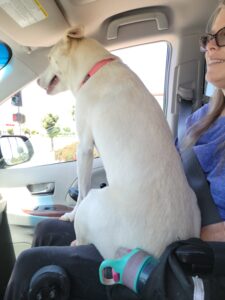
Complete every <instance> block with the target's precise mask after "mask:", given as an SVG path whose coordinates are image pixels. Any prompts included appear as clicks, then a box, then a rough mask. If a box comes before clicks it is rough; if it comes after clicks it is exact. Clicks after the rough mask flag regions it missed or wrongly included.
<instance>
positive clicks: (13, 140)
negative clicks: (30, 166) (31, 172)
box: [0, 135, 34, 168]
mask: <svg viewBox="0 0 225 300" xmlns="http://www.w3.org/2000/svg"><path fill="white" fill-rule="evenodd" d="M33 154H34V149H33V146H32V144H31V142H30V141H29V139H28V138H27V137H26V136H23V135H2V136H1V137H0V168H6V167H9V166H14V165H18V164H22V163H24V162H26V161H29V160H30V159H31V157H32V156H33Z"/></svg>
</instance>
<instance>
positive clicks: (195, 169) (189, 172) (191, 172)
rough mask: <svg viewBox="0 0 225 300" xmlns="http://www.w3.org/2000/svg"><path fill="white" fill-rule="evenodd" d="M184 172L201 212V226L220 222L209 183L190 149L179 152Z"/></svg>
mask: <svg viewBox="0 0 225 300" xmlns="http://www.w3.org/2000/svg"><path fill="white" fill-rule="evenodd" d="M181 159H182V162H183V167H184V172H185V174H186V177H187V180H188V183H189V185H190V186H191V187H192V189H193V190H194V192H195V194H196V196H197V199H198V205H199V208H200V211H201V219H202V226H206V225H210V224H215V223H219V222H222V221H223V220H222V219H221V217H220V214H219V211H218V208H217V207H216V205H215V203H214V201H213V199H212V196H211V192H210V187H209V183H208V181H207V179H206V176H205V174H204V172H203V171H202V168H201V165H200V163H199V161H198V159H197V157H196V155H195V153H194V150H193V149H192V147H190V148H187V149H186V150H184V151H182V152H181Z"/></svg>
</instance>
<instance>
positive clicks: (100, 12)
mask: <svg viewBox="0 0 225 300" xmlns="http://www.w3.org/2000/svg"><path fill="white" fill-rule="evenodd" d="M3 2H4V1H3ZM5 2H10V1H7V0H6V1H5ZM11 2H12V3H13V2H14V3H17V4H16V5H18V4H19V3H20V2H25V1H21V0H12V1H11ZM37 2H38V3H40V4H41V6H42V7H43V8H44V9H45V11H46V12H47V14H48V17H47V18H45V19H44V20H43V21H40V22H37V23H36V24H33V25H31V26H27V27H25V28H22V27H20V26H19V25H18V24H17V23H16V21H15V19H16V18H14V20H13V18H12V17H11V16H9V15H8V14H7V13H6V12H5V11H4V10H3V8H0V20H1V25H0V27H1V31H2V32H4V33H5V34H6V35H8V36H9V37H10V38H12V39H13V40H14V41H16V42H17V43H18V44H20V45H24V46H30V47H48V46H51V45H53V44H54V43H55V42H56V41H57V40H58V39H59V38H60V37H61V35H62V34H63V32H64V31H65V30H66V29H67V28H69V27H71V26H75V25H79V24H83V25H85V32H86V35H87V36H98V35H99V34H98V33H99V32H100V31H101V28H102V27H103V28H104V27H107V25H108V24H109V22H110V20H112V19H115V18H116V16H121V15H129V14H135V10H136V11H138V12H142V11H144V10H146V9H152V8H155V9H156V10H157V9H159V10H160V9H164V10H166V12H167V13H168V14H169V16H168V17H169V19H170V20H169V22H170V27H171V30H177V31H188V30H190V29H191V30H192V31H193V27H196V29H197V28H201V27H202V26H204V25H205V24H206V21H207V19H208V16H209V14H210V13H211V12H212V11H213V9H214V7H215V6H216V3H217V2H216V1H215V0H207V5H206V3H205V0H198V1H196V0H160V1H159V0H132V1H131V0H122V1H121V0H113V1H111V0H57V1H53V0H38V1H37ZM11 5H12V4H11ZM16 5H15V6H16ZM203 8H204V9H203ZM170 12H173V13H172V14H171V13H170Z"/></svg>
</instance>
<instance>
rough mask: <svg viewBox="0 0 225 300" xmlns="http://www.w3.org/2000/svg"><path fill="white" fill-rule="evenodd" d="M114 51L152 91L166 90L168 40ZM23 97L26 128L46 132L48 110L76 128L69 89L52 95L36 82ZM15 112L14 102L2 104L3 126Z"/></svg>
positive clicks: (9, 122)
mask: <svg viewBox="0 0 225 300" xmlns="http://www.w3.org/2000/svg"><path fill="white" fill-rule="evenodd" d="M113 53H114V54H115V55H118V56H119V57H120V58H121V59H122V60H123V61H124V62H125V63H126V64H127V65H128V66H129V67H130V68H131V69H132V70H133V71H134V72H135V73H136V74H137V75H138V76H139V77H140V78H141V80H142V81H143V82H144V84H145V85H146V87H147V88H148V89H149V90H150V91H151V92H152V93H153V94H162V93H163V90H164V76H165V66H166V56H167V44H166V42H160V43H152V44H146V45H142V46H137V47H131V48H127V49H122V50H117V51H114V52H113ZM22 98H23V106H22V107H21V108H20V112H21V113H23V114H25V115H26V124H24V125H23V127H27V128H30V129H31V130H37V131H39V132H40V131H43V130H44V129H43V128H42V126H41V122H42V119H43V117H44V116H45V115H47V114H48V113H53V114H56V115H58V116H59V121H58V123H59V125H60V126H62V127H74V122H73V119H72V114H71V112H72V107H73V105H75V99H74V98H73V96H72V94H71V93H70V92H64V93H60V94H58V95H54V96H49V95H47V94H46V92H45V90H43V89H41V88H40V87H39V86H38V85H37V83H36V81H34V82H32V83H30V84H29V85H27V86H26V87H25V88H24V89H23V90H22ZM62 103H63V105H62ZM16 112H18V107H15V106H13V105H11V101H6V102H4V103H3V104H2V105H0V129H1V127H2V126H5V124H13V121H12V114H13V113H16Z"/></svg>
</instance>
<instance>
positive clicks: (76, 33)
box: [66, 26, 84, 39]
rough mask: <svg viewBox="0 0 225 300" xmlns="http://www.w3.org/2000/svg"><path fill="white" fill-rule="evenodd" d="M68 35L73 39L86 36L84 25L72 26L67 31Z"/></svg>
mask: <svg viewBox="0 0 225 300" xmlns="http://www.w3.org/2000/svg"><path fill="white" fill-rule="evenodd" d="M66 36H67V37H68V38H72V39H81V38H83V37H84V27H83V26H78V27H73V28H70V29H69V30H68V31H67V33H66Z"/></svg>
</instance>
